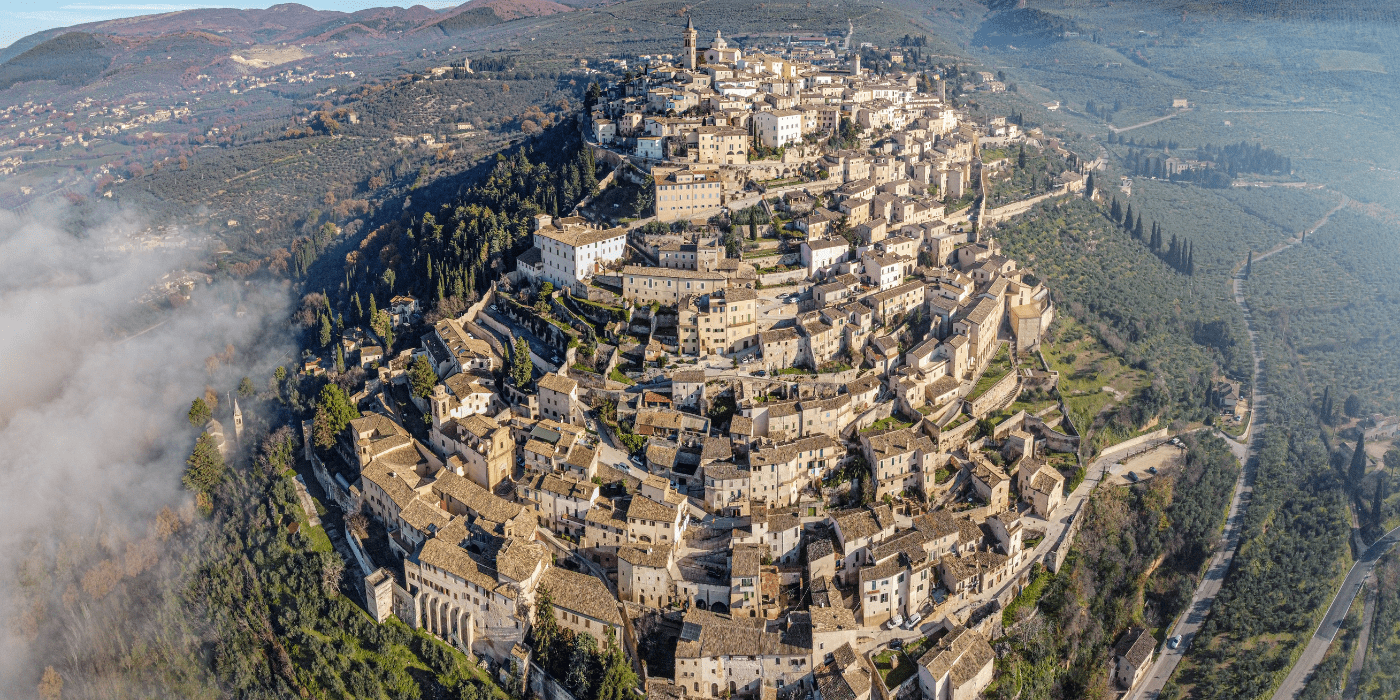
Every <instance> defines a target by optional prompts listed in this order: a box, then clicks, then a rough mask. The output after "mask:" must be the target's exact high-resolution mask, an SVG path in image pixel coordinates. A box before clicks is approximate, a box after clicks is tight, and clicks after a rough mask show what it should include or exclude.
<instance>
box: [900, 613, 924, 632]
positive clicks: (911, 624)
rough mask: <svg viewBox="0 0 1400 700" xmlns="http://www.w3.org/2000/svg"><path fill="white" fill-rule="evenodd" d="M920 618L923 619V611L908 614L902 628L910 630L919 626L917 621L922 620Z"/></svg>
mask: <svg viewBox="0 0 1400 700" xmlns="http://www.w3.org/2000/svg"><path fill="white" fill-rule="evenodd" d="M922 619H924V614H923V613H917V612H916V613H914V614H913V615H910V616H909V619H908V620H905V621H904V629H907V630H912V629H914V628H915V627H918V626H919V621H920V620H922Z"/></svg>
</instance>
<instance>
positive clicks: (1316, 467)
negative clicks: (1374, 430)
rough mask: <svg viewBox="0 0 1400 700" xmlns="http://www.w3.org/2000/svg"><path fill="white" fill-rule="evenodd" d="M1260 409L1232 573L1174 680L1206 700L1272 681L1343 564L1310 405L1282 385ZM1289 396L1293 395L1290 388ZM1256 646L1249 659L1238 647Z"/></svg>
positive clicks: (1327, 468)
mask: <svg viewBox="0 0 1400 700" xmlns="http://www.w3.org/2000/svg"><path fill="white" fill-rule="evenodd" d="M1269 386H1270V387H1271V388H1270V391H1271V392H1279V394H1281V395H1278V396H1276V398H1275V399H1274V400H1273V404H1274V406H1273V407H1272V408H1271V409H1269V417H1268V419H1269V425H1268V427H1267V428H1266V429H1265V432H1264V434H1263V438H1262V439H1263V449H1262V450H1261V451H1260V453H1259V458H1258V465H1257V466H1256V468H1255V469H1256V472H1255V475H1254V484H1255V485H1254V495H1253V498H1252V499H1251V501H1250V504H1249V508H1247V509H1246V511H1245V523H1244V532H1243V536H1242V539H1241V542H1240V548H1239V550H1238V551H1237V552H1236V554H1235V560H1234V564H1233V566H1231V569H1230V573H1229V575H1228V576H1227V577H1226V579H1225V583H1224V585H1223V586H1222V587H1221V590H1220V594H1219V595H1218V596H1217V597H1216V599H1215V604H1214V606H1213V607H1212V609H1211V615H1210V618H1209V619H1208V620H1207V621H1206V624H1205V626H1204V627H1202V629H1201V633H1200V635H1199V637H1198V639H1197V641H1196V643H1194V644H1192V645H1191V650H1190V652H1189V653H1188V660H1189V661H1190V663H1189V664H1188V665H1186V666H1184V667H1183V670H1182V671H1181V673H1180V675H1179V676H1178V678H1177V680H1176V683H1177V684H1179V685H1187V684H1190V685H1192V686H1193V687H1194V691H1193V693H1194V696H1195V697H1202V698H1207V699H1215V698H1220V699H1222V700H1223V699H1226V698H1239V697H1255V696H1258V695H1260V694H1261V693H1265V692H1266V691H1268V690H1269V689H1270V688H1272V687H1273V685H1274V684H1275V683H1277V680H1278V678H1277V677H1276V674H1278V673H1280V672H1286V669H1287V668H1288V667H1289V665H1290V664H1291V663H1292V656H1291V654H1292V652H1294V651H1295V650H1296V649H1297V648H1298V647H1299V645H1302V644H1306V643H1307V639H1308V638H1309V637H1310V636H1312V631H1313V627H1314V626H1315V625H1316V623H1317V620H1316V618H1315V616H1314V615H1315V612H1316V611H1319V610H1321V609H1322V608H1323V607H1325V606H1326V605H1327V603H1328V601H1330V600H1331V597H1332V596H1333V595H1334V594H1335V592H1336V588H1337V584H1338V583H1340V576H1341V575H1343V574H1344V573H1345V571H1346V565H1347V564H1348V562H1346V561H1345V560H1344V557H1345V556H1346V554H1347V553H1348V551H1349V548H1348V545H1347V537H1348V534H1349V531H1350V528H1349V522H1348V515H1347V502H1346V496H1345V492H1344V491H1343V489H1342V484H1343V479H1344V476H1343V474H1344V473H1343V472H1339V471H1338V470H1337V469H1335V468H1334V467H1333V466H1332V464H1331V462H1330V460H1329V458H1328V452H1327V447H1326V445H1325V443H1324V442H1323V439H1322V437H1323V436H1322V434H1321V432H1320V431H1319V429H1318V423H1317V417H1316V415H1315V414H1314V413H1313V411H1312V410H1311V407H1310V406H1309V405H1308V404H1307V403H1305V402H1302V401H1296V400H1293V399H1294V397H1295V396H1296V394H1290V393H1287V392H1288V390H1287V389H1286V386H1287V385H1280V384H1274V383H1271V384H1270V385H1269ZM1295 391H1296V390H1295ZM1248 644H1256V645H1257V646H1256V648H1255V653H1252V654H1246V655H1241V654H1240V653H1239V650H1240V649H1241V648H1243V647H1245V646H1246V645H1248Z"/></svg>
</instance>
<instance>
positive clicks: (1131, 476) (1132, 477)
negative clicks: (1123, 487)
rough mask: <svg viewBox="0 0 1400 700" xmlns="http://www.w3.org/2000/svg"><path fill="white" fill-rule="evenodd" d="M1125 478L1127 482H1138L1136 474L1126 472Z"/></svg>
mask: <svg viewBox="0 0 1400 700" xmlns="http://www.w3.org/2000/svg"><path fill="white" fill-rule="evenodd" d="M1125 478H1127V480H1128V481H1132V482H1136V481H1137V480H1138V475H1137V472H1128V473H1127V475H1126V477H1125Z"/></svg>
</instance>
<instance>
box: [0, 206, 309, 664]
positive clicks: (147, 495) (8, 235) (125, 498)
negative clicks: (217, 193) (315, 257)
mask: <svg viewBox="0 0 1400 700" xmlns="http://www.w3.org/2000/svg"><path fill="white" fill-rule="evenodd" d="M58 218H61V212H60V211H59V210H54V211H50V212H46V213H40V214H36V215H34V216H29V217H24V218H20V217H16V216H14V215H10V214H7V213H3V212H0V562H5V565H3V566H0V657H2V658H3V660H2V661H0V687H10V688H14V687H16V686H13V685H11V684H10V683H7V682H6V681H7V680H15V679H16V678H27V677H29V676H30V674H32V666H31V665H30V664H29V663H27V662H26V661H23V660H27V655H26V653H25V652H26V651H27V650H28V645H27V640H24V639H22V638H21V637H20V636H15V634H14V633H15V630H16V629H19V628H22V627H23V625H18V624H15V623H16V620H14V619H10V618H11V616H14V615H16V614H17V607H18V606H15V605H8V604H4V603H6V602H8V601H5V600H3V599H4V598H5V597H7V596H11V595H16V594H23V595H29V596H32V595H34V594H35V592H34V591H23V590H21V589H22V586H20V587H17V586H16V584H17V579H22V578H23V577H22V576H20V575H19V574H18V573H17V571H16V569H17V567H18V562H19V561H20V560H21V559H23V558H24V556H25V555H26V554H27V553H29V552H30V551H32V550H33V548H34V547H35V546H36V543H38V545H39V546H41V547H45V548H46V549H48V548H52V546H53V545H54V544H55V543H56V542H57V541H58V540H60V539H61V538H64V537H68V536H72V534H73V533H84V535H86V534H87V533H93V532H98V533H99V534H98V536H99V537H101V536H103V535H102V534H101V533H102V532H107V531H111V532H116V533H122V532H125V531H130V532H133V533H134V534H136V535H137V536H138V537H139V536H140V535H141V534H142V533H144V531H145V527H146V524H147V523H148V522H150V519H151V517H152V516H153V514H154V513H156V512H157V511H159V510H160V509H161V508H162V507H165V506H176V507H177V508H178V506H179V505H180V504H181V503H183V502H185V500H186V499H187V498H188V496H187V495H186V494H185V493H184V492H183V490H182V487H181V484H180V475H181V472H182V471H183V468H184V459H185V457H186V456H187V455H188V454H189V450H190V447H191V445H192V443H193V440H194V437H195V429H194V428H192V427H191V426H190V425H189V423H188V421H187V420H186V419H185V417H184V414H185V411H186V410H187V409H188V407H189V403H190V401H191V400H192V399H193V398H195V397H196V396H199V395H201V394H202V393H203V392H204V388H205V386H206V385H208V384H213V385H214V386H216V387H220V388H221V389H229V388H232V387H233V386H234V384H235V383H236V381H237V377H239V376H242V375H243V374H244V373H247V374H253V372H252V371H246V370H245V369H244V367H246V366H248V365H255V366H258V371H259V372H260V374H259V375H254V376H257V377H259V378H260V381H259V385H260V386H263V385H265V377H266V373H267V367H266V366H263V365H265V364H266V363H261V362H259V361H258V359H257V358H258V357H261V356H262V355H260V354H254V355H253V359H251V360H250V359H247V357H246V355H247V352H246V350H247V348H248V346H249V344H250V343H252V342H255V341H256V340H259V339H261V338H263V336H262V335H261V334H262V333H263V332H264V328H265V325H264V322H265V320H266V319H269V318H279V319H280V318H285V314H286V294H285V292H283V291H282V290H281V289H280V288H275V289H273V291H272V293H271V294H269V295H267V296H266V297H264V296H260V295H258V294H256V293H254V294H250V293H249V290H255V289H257V288H256V287H254V286H251V285H248V286H245V285H238V284H234V283H227V284H225V285H223V286H216V287H214V288H212V289H209V288H206V289H201V290H197V291H196V292H195V295H194V298H193V299H192V301H191V303H189V304H188V305H185V306H183V307H180V308H178V309H174V310H164V311H160V312H154V311H152V310H150V309H145V308H143V307H141V306H140V305H138V304H136V303H135V302H134V300H135V299H136V298H137V297H139V296H141V295H142V294H143V292H145V290H146V289H147V288H148V286H149V285H151V284H152V283H153V282H155V281H156V280H158V279H160V277H161V276H162V275H163V274H165V273H166V272H167V271H169V270H170V269H172V267H177V266H180V265H181V264H182V263H185V262H190V263H193V262H194V260H182V257H185V258H193V257H194V256H195V255H197V253H195V252H193V251H191V252H183V253H178V254H152V253H111V252H108V251H106V250H104V247H103V241H104V240H110V239H111V237H113V236H117V237H120V236H123V235H126V234H128V233H130V232H132V231H137V230H140V228H141V223H140V221H139V220H137V219H136V218H134V217H130V216H120V215H119V216H115V217H112V218H111V219H108V220H107V221H106V222H104V223H103V224H101V225H99V226H97V227H95V228H90V229H89V230H86V231H84V232H83V233H81V234H80V235H71V234H69V233H67V232H65V231H63V230H61V229H60V228H58V227H56V226H55V225H52V224H50V223H49V222H50V221H53V220H55V219H58ZM240 304H241V305H242V306H243V307H244V308H245V309H246V314H244V315H242V316H240V315H238V314H237V313H235V312H234V309H235V308H236V307H238V306H239V305H240ZM140 331H144V332H140ZM229 344H233V345H234V346H235V347H237V348H238V349H239V350H240V354H239V355H238V357H237V359H235V360H234V362H233V364H234V366H223V367H221V368H220V369H219V370H217V371H216V376H215V377H210V376H209V374H208V372H207V371H206V369H207V368H206V364H205V361H206V358H208V357H210V356H212V355H215V354H217V353H220V352H222V351H223V350H224V348H225V347H226V346H227V345H229ZM283 350H285V348H276V349H275V350H274V349H268V351H269V353H271V354H270V355H268V356H271V357H276V356H280V355H281V352H282V351H283ZM226 425H227V423H226ZM226 432H227V434H228V437H229V439H232V438H233V430H232V426H228V427H227V431H226ZM54 583H55V588H62V587H64V586H66V585H67V583H68V582H67V581H57V580H55V582H54ZM61 592H62V591H61V590H54V591H49V592H48V594H49V595H53V596H57V595H59V594H61Z"/></svg>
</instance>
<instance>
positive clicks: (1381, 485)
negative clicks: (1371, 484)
mask: <svg viewBox="0 0 1400 700" xmlns="http://www.w3.org/2000/svg"><path fill="white" fill-rule="evenodd" d="M1387 486H1389V484H1387V483H1386V476H1385V472H1384V471H1379V472H1376V494H1375V496H1373V497H1372V498H1371V527H1373V528H1376V527H1380V526H1381V523H1383V522H1385V496H1386V493H1385V492H1386V487H1387Z"/></svg>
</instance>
